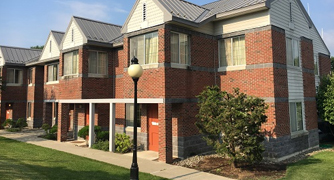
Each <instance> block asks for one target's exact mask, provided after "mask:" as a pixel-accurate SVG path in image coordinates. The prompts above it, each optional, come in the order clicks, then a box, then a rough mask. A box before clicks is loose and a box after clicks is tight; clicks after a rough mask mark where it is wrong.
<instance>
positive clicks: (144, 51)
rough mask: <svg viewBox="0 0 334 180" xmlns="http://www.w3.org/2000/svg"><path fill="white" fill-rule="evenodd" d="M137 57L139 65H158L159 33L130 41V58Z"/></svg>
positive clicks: (137, 37)
mask: <svg viewBox="0 0 334 180" xmlns="http://www.w3.org/2000/svg"><path fill="white" fill-rule="evenodd" d="M133 56H136V57H137V59H138V61H139V64H141V65H144V64H152V63H158V32H153V33H148V34H144V35H140V36H136V37H133V38H131V39H130V57H131V58H132V57H133Z"/></svg>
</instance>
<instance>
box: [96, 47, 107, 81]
mask: <svg viewBox="0 0 334 180" xmlns="http://www.w3.org/2000/svg"><path fill="white" fill-rule="evenodd" d="M98 57H99V59H98V62H97V63H98V64H97V67H98V70H97V73H98V74H104V75H106V74H107V69H108V64H107V53H105V52H99V56H98Z"/></svg>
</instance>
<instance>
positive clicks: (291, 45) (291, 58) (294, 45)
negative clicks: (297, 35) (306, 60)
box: [286, 38, 299, 67]
mask: <svg viewBox="0 0 334 180" xmlns="http://www.w3.org/2000/svg"><path fill="white" fill-rule="evenodd" d="M286 52H287V55H286V56H287V64H288V65H290V66H296V67H299V42H298V41H297V40H295V39H291V38H286Z"/></svg>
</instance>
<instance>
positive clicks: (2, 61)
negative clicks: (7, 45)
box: [0, 48, 5, 66]
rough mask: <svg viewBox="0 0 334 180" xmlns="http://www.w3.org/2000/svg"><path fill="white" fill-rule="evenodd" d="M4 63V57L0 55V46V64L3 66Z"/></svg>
mask: <svg viewBox="0 0 334 180" xmlns="http://www.w3.org/2000/svg"><path fill="white" fill-rule="evenodd" d="M3 65H5V59H4V57H3V55H2V51H1V48H0V66H3Z"/></svg>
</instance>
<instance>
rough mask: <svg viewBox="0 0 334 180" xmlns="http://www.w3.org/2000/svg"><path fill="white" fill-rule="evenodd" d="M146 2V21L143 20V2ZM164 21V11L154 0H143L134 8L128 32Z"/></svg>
mask: <svg viewBox="0 0 334 180" xmlns="http://www.w3.org/2000/svg"><path fill="white" fill-rule="evenodd" d="M144 3H145V4H146V21H143V4H144ZM163 23H164V13H163V12H162V10H161V9H160V8H159V7H158V6H157V5H156V4H155V3H154V2H153V0H142V1H140V2H139V3H138V6H137V7H136V9H135V10H134V12H133V14H132V16H131V17H130V20H129V22H128V25H127V28H128V29H127V31H126V32H133V31H137V30H140V29H144V28H148V27H152V26H156V25H159V24H163Z"/></svg>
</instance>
